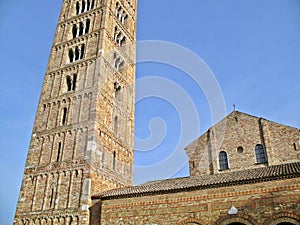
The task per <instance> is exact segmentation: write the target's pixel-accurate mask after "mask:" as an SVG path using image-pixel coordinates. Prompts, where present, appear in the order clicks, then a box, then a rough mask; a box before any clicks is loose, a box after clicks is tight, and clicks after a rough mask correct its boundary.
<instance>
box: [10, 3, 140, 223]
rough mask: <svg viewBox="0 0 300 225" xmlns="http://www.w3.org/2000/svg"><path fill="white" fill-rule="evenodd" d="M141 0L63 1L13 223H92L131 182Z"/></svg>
mask: <svg viewBox="0 0 300 225" xmlns="http://www.w3.org/2000/svg"><path fill="white" fill-rule="evenodd" d="M136 6H137V0H126V1H125V0H63V3H62V9H61V13H60V17H59V21H58V25H57V29H56V34H55V37H54V41H53V45H52V49H51V53H50V57H49V61H48V66H47V69H46V73H45V78H44V83H43V87H42V91H41V96H40V100H39V104H38V109H37V113H36V117H35V122H34V127H33V131H32V136H31V141H30V146H29V150H28V155H27V160H26V165H25V169H24V175H23V178H22V185H21V190H20V196H19V200H18V205H17V210H16V214H15V220H14V224H89V208H90V206H91V196H92V195H93V194H95V193H97V192H100V191H103V190H108V189H112V188H117V187H123V186H128V185H133V163H134V155H133V147H134V146H133V140H134V97H135V96H134V93H135V64H134V57H135V48H134V46H135V44H134V43H135V41H136Z"/></svg>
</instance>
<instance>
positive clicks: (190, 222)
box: [178, 218, 204, 225]
mask: <svg viewBox="0 0 300 225" xmlns="http://www.w3.org/2000/svg"><path fill="white" fill-rule="evenodd" d="M203 224H204V223H203V221H201V220H200V219H195V218H189V219H185V220H183V221H181V222H180V223H179V224H178V225H203Z"/></svg>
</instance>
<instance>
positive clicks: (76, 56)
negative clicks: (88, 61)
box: [75, 47, 80, 60]
mask: <svg viewBox="0 0 300 225" xmlns="http://www.w3.org/2000/svg"><path fill="white" fill-rule="evenodd" d="M79 59H80V52H79V48H78V47H76V48H75V60H79Z"/></svg>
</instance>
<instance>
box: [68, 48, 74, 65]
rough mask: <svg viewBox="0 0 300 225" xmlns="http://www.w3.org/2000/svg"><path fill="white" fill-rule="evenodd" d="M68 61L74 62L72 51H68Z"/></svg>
mask: <svg viewBox="0 0 300 225" xmlns="http://www.w3.org/2000/svg"><path fill="white" fill-rule="evenodd" d="M69 59H70V63H71V62H74V53H73V50H72V49H70V50H69Z"/></svg>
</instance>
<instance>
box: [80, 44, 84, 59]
mask: <svg viewBox="0 0 300 225" xmlns="http://www.w3.org/2000/svg"><path fill="white" fill-rule="evenodd" d="M83 55H84V45H81V49H80V57H79V58H80V59H82V58H83Z"/></svg>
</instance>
